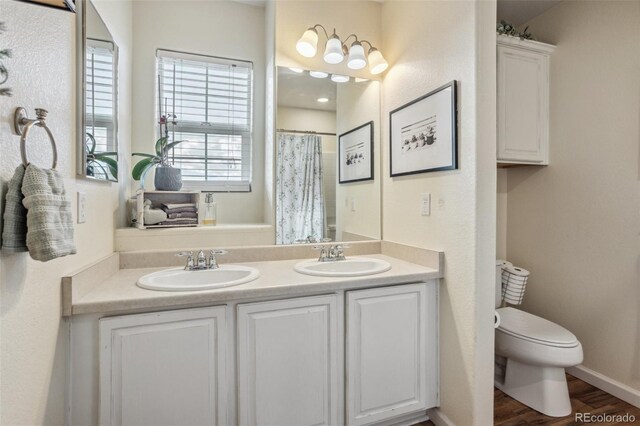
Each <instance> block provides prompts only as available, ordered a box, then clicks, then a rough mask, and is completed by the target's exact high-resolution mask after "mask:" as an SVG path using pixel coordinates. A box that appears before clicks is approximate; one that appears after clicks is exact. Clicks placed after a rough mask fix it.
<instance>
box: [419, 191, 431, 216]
mask: <svg viewBox="0 0 640 426" xmlns="http://www.w3.org/2000/svg"><path fill="white" fill-rule="evenodd" d="M420 214H421V215H422V216H431V193H430V192H423V193H422V194H420Z"/></svg>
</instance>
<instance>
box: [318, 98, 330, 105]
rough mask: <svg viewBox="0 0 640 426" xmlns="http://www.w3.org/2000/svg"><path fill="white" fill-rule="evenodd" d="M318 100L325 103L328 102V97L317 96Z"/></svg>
mask: <svg viewBox="0 0 640 426" xmlns="http://www.w3.org/2000/svg"><path fill="white" fill-rule="evenodd" d="M318 102H320V103H321V104H324V103H327V102H329V98H318Z"/></svg>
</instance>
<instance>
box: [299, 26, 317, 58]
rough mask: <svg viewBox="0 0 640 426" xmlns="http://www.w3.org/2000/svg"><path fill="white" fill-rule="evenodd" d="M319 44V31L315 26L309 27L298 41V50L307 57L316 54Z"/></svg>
mask: <svg viewBox="0 0 640 426" xmlns="http://www.w3.org/2000/svg"><path fill="white" fill-rule="evenodd" d="M317 46H318V32H317V31H316V30H315V29H314V28H309V29H308V30H307V31H305V32H304V34H302V37H300V40H298V42H297V43H296V50H297V51H298V53H299V54H301V55H302V56H304V57H306V58H312V57H314V56H316V52H317Z"/></svg>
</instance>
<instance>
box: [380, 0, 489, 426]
mask: <svg viewBox="0 0 640 426" xmlns="http://www.w3.org/2000/svg"><path fill="white" fill-rule="evenodd" d="M495 7H496V5H495V2H491V1H485V2H482V1H481V2H474V1H456V2H448V1H433V2H415V1H414V2H411V1H389V2H385V3H383V8H382V27H383V33H382V35H383V37H382V38H383V40H384V53H385V55H386V56H387V59H388V60H389V62H390V64H391V67H390V69H389V71H388V72H387V74H386V76H385V78H384V81H383V109H382V110H383V114H382V116H383V123H384V127H383V129H382V148H383V162H382V164H383V171H382V176H383V179H384V180H383V187H382V195H383V211H382V220H383V228H382V235H383V237H384V239H385V240H388V241H393V242H398V243H403V244H410V245H415V246H418V247H424V248H430V249H434V250H443V251H444V252H445V262H446V268H445V276H444V279H443V280H442V285H441V299H440V311H441V313H440V344H441V347H440V353H441V361H440V368H441V386H440V391H441V393H440V398H441V412H442V413H444V415H446V416H448V417H449V418H450V419H451V420H452V421H453V422H454V423H455V424H460V425H471V424H479V425H486V424H491V422H492V407H493V398H492V395H493V391H492V389H493V377H492V372H493V362H492V359H493V328H492V324H491V322H490V321H491V316H492V314H493V309H494V306H493V305H494V302H493V297H494V287H495V282H494V278H493V277H494V275H495V271H494V269H495V267H494V266H493V265H495V257H494V255H495V206H496V199H495V195H496V167H495V161H496V156H495V152H496V151H495V108H496V105H495V93H496V92H495V90H496V89H495V16H496V15H495V14H496V11H495ZM453 79H456V80H458V81H459V86H458V88H459V92H458V109H459V112H458V120H459V121H458V132H459V136H458V137H459V139H458V143H459V148H458V150H459V151H458V152H459V154H458V158H459V169H458V170H455V171H446V172H435V173H427V174H421V175H413V176H405V177H397V178H390V177H389V164H388V163H389V157H388V153H389V148H388V144H389V136H388V132H389V128H388V121H387V120H388V119H387V118H384V117H388V113H389V111H391V110H393V109H395V108H397V107H399V106H401V105H403V104H405V103H407V102H409V101H411V100H413V99H415V98H417V97H419V96H421V95H423V94H425V93H427V92H429V91H431V90H433V89H435V88H437V87H439V86H441V85H443V84H445V83H447V82H449V81H451V80H453ZM422 192H430V193H431V200H432V207H431V216H429V217H424V216H421V215H420V193H422ZM492 269H493V271H492Z"/></svg>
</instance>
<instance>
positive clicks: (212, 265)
mask: <svg viewBox="0 0 640 426" xmlns="http://www.w3.org/2000/svg"><path fill="white" fill-rule="evenodd" d="M226 253H227V252H226V251H225V250H211V251H210V252H209V261H208V262H207V256H206V255H205V254H204V251H202V250H200V251H199V252H198V257H197V262H196V261H194V259H193V252H192V251H181V252H179V253H177V254H176V256H179V257H186V258H187V264H186V266H185V267H184V270H185V271H204V270H207V269H218V268H219V267H220V266H219V265H218V260H217V259H216V256H220V255H223V254H226Z"/></svg>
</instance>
